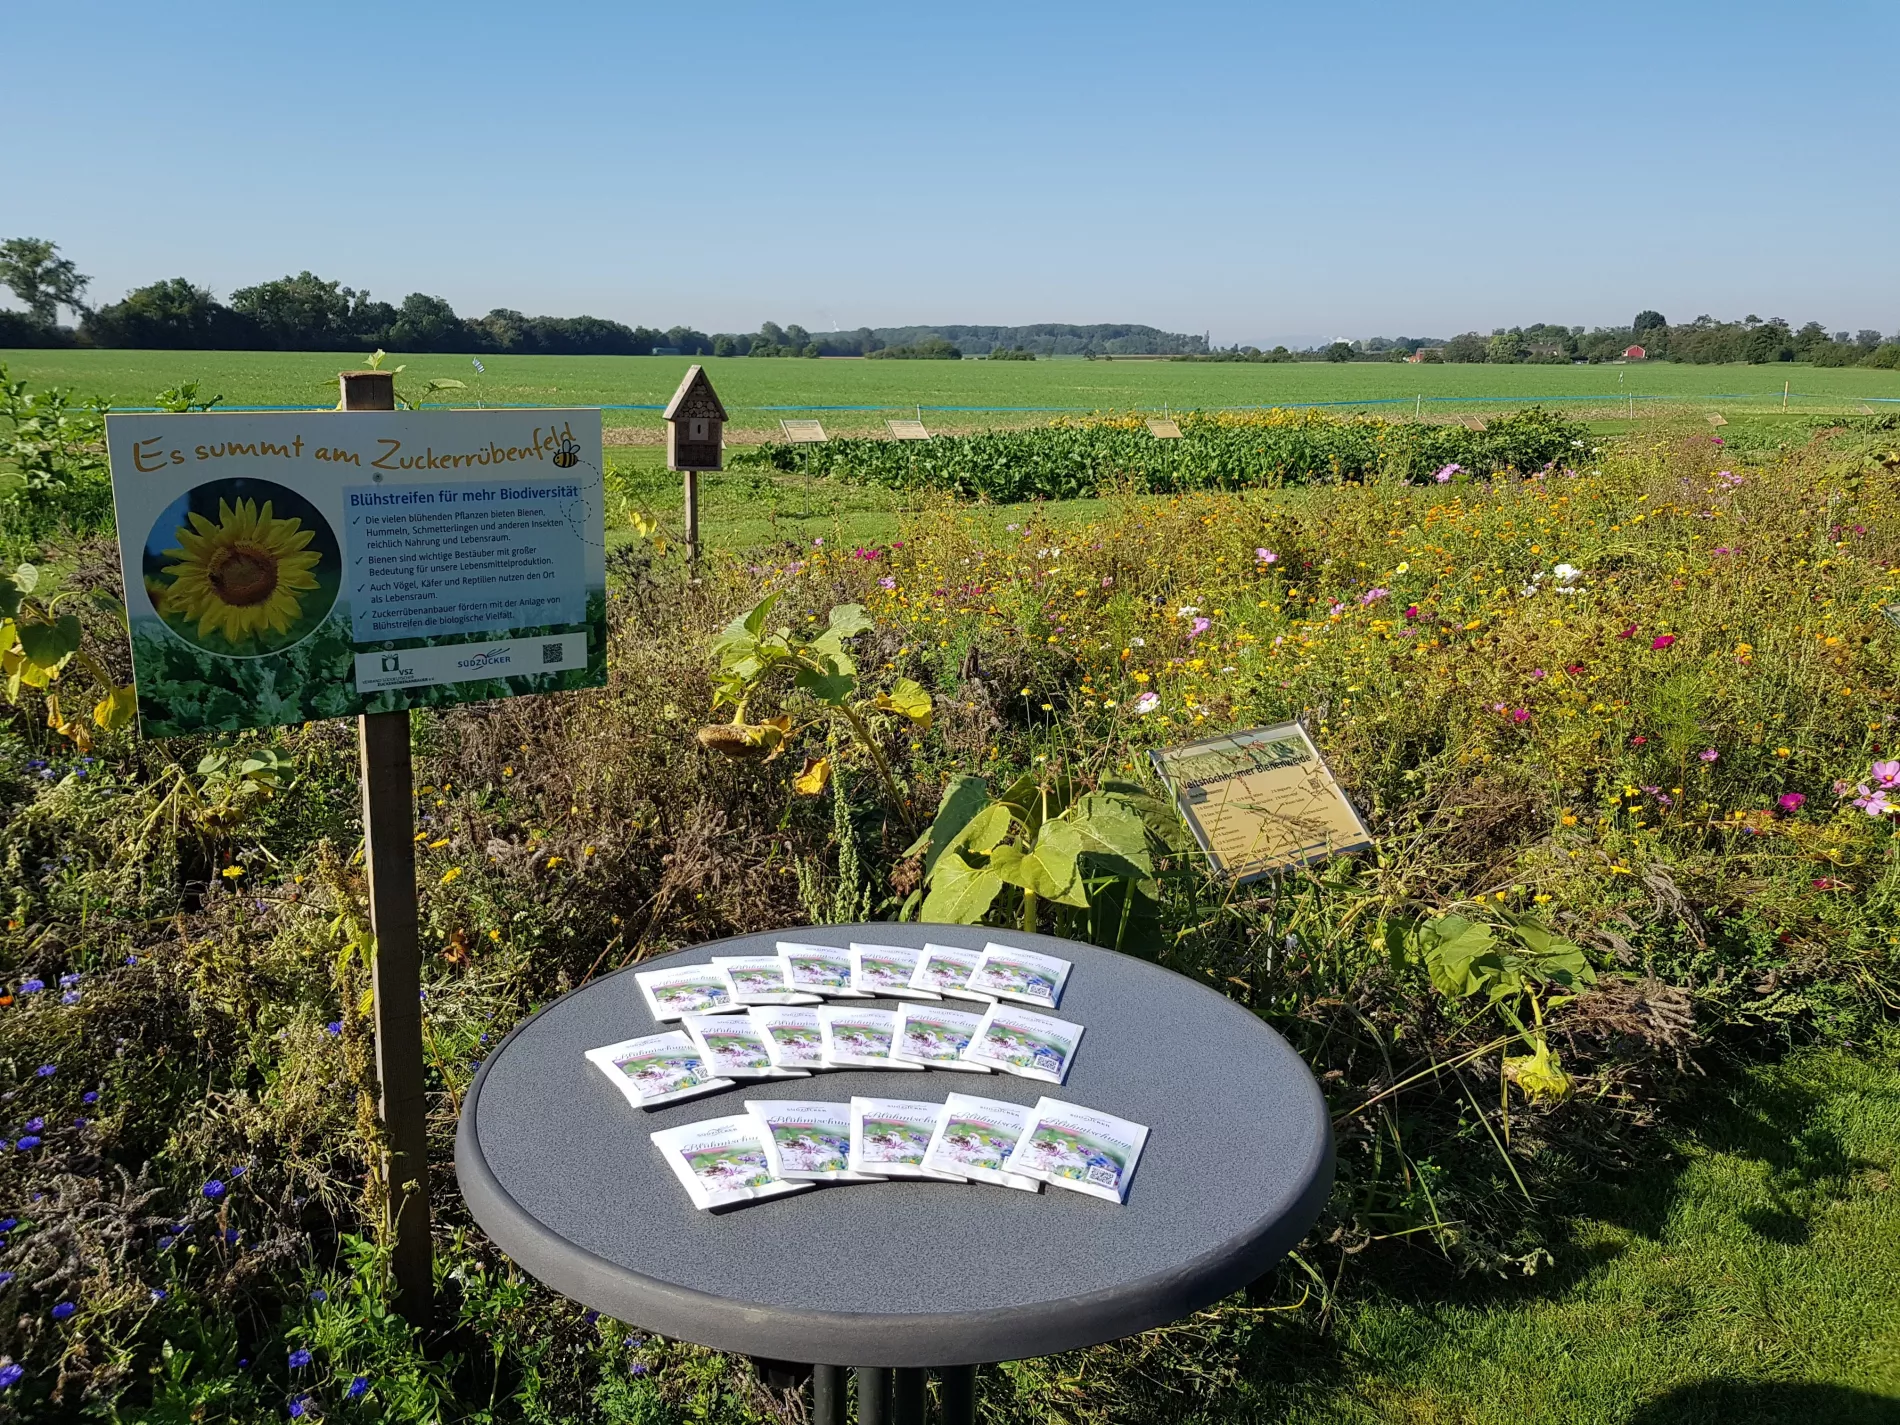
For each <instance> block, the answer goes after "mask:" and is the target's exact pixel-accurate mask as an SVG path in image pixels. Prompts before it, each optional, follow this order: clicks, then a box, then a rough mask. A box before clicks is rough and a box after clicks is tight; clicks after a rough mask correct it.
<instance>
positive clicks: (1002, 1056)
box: [720, 1004, 1082, 1084]
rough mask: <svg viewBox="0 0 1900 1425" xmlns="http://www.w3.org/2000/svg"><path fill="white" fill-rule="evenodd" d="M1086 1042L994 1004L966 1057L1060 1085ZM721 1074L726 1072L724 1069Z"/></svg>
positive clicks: (1063, 1024)
mask: <svg viewBox="0 0 1900 1425" xmlns="http://www.w3.org/2000/svg"><path fill="white" fill-rule="evenodd" d="M1081 1042H1082V1026H1081V1025H1079V1024H1073V1023H1071V1022H1070V1021H1068V1020H1066V1019H1053V1018H1051V1017H1050V1016H1049V1015H1046V1014H1037V1013H1036V1012H1035V1011H1034V1010H1030V1009H1018V1008H1017V1007H1016V1006H1015V1005H1013V1004H993V1005H991V1006H990V1007H989V1010H988V1011H987V1012H986V1013H985V1014H984V1016H983V1022H982V1023H981V1024H979V1025H978V1026H977V1029H976V1034H975V1035H974V1036H973V1037H972V1038H971V1040H970V1047H969V1048H967V1049H965V1050H964V1051H963V1057H964V1058H966V1059H968V1060H969V1061H970V1062H971V1063H973V1064H987V1065H989V1066H990V1067H991V1068H992V1069H1001V1070H1002V1071H1003V1072H1004V1073H1006V1074H1015V1075H1017V1076H1018V1077H1019V1078H1025V1079H1041V1080H1042V1081H1043V1082H1044V1083H1050V1084H1059V1083H1061V1082H1062V1081H1063V1080H1064V1079H1065V1078H1067V1077H1068V1075H1069V1061H1070V1060H1072V1059H1073V1058H1074V1057H1075V1046H1076V1045H1078V1044H1080V1043H1081ZM720 1072H722V1073H723V1072H725V1071H724V1070H721V1071H720Z"/></svg>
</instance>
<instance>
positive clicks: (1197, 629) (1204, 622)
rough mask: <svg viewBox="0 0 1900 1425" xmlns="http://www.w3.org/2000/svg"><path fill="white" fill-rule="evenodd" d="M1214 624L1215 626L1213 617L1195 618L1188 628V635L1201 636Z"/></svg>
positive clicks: (1191, 636)
mask: <svg viewBox="0 0 1900 1425" xmlns="http://www.w3.org/2000/svg"><path fill="white" fill-rule="evenodd" d="M1213 626H1214V620H1213V619H1211V618H1197V619H1195V620H1194V622H1193V624H1192V625H1191V626H1190V627H1189V629H1188V637H1189V638H1199V637H1200V636H1201V635H1202V634H1204V633H1206V632H1207V631H1208V630H1209V629H1210V628H1212V627H1213Z"/></svg>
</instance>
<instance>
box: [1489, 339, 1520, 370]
mask: <svg viewBox="0 0 1900 1425" xmlns="http://www.w3.org/2000/svg"><path fill="white" fill-rule="evenodd" d="M1484 359H1485V360H1486V361H1489V362H1492V363H1494V364H1496V365H1499V366H1508V365H1510V364H1511V363H1513V362H1518V361H1522V360H1523V359H1524V337H1523V334H1522V333H1520V332H1517V331H1508V332H1493V333H1492V334H1491V340H1490V341H1488V342H1486V343H1485V347H1484Z"/></svg>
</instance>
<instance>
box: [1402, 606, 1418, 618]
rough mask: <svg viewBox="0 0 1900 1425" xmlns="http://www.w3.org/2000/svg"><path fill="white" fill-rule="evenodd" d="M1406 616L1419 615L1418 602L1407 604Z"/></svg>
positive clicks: (1413, 616)
mask: <svg viewBox="0 0 1900 1425" xmlns="http://www.w3.org/2000/svg"><path fill="white" fill-rule="evenodd" d="M1405 616H1406V617H1407V618H1417V617H1418V605H1417V604H1407V605H1406V606H1405Z"/></svg>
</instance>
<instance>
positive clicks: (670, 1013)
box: [633, 965, 740, 1023]
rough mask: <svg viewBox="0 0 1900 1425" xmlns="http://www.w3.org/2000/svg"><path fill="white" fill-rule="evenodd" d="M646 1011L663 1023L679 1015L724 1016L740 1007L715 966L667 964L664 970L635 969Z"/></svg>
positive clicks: (730, 984)
mask: <svg viewBox="0 0 1900 1425" xmlns="http://www.w3.org/2000/svg"><path fill="white" fill-rule="evenodd" d="M633 978H634V980H635V981H636V982H637V983H638V984H639V986H640V993H641V994H643V995H645V996H646V1001H647V1010H648V1011H649V1012H650V1013H651V1014H652V1015H653V1017H654V1018H655V1019H657V1020H659V1021H661V1022H662V1023H664V1022H665V1021H667V1020H669V1019H678V1018H679V1017H680V1016H681V1015H682V1014H726V1013H729V1012H730V1011H732V1010H735V1009H738V1008H739V1007H740V1005H739V1002H738V1001H737V1000H736V999H734V998H733V997H732V982H731V981H730V980H728V979H727V978H726V977H725V976H724V975H722V974H720V973H719V968H718V966H716V965H669V966H668V967H667V968H666V969H664V970H635V971H634V972H633Z"/></svg>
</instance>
